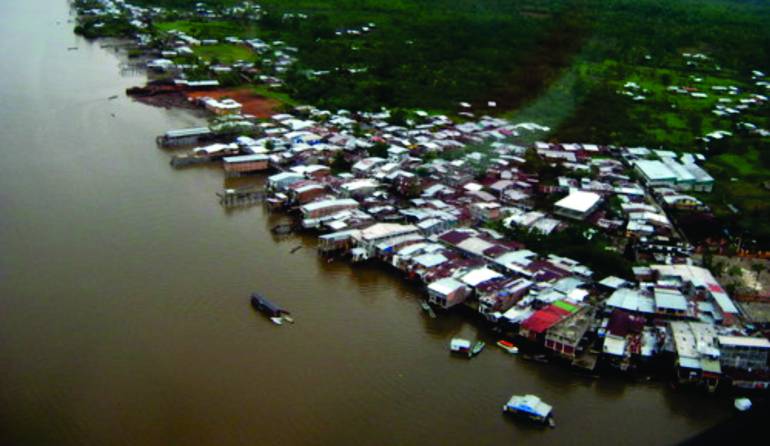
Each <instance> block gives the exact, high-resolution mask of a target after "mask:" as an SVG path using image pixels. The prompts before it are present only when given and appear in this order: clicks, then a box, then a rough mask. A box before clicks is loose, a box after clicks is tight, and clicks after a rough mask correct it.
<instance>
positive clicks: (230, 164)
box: [223, 154, 269, 174]
mask: <svg viewBox="0 0 770 446" xmlns="http://www.w3.org/2000/svg"><path fill="white" fill-rule="evenodd" d="M268 160H269V158H268V156H267V155H261V154H257V155H241V156H228V157H225V158H224V159H223V161H224V168H225V172H226V173H227V174H241V173H251V172H260V171H263V170H267V168H268Z"/></svg>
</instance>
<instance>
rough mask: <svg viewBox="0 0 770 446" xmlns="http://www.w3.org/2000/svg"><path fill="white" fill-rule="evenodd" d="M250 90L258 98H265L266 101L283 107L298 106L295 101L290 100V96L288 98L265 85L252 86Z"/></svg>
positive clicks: (286, 95)
mask: <svg viewBox="0 0 770 446" xmlns="http://www.w3.org/2000/svg"><path fill="white" fill-rule="evenodd" d="M252 90H253V91H254V93H256V94H258V95H260V96H263V97H266V98H268V99H273V100H276V101H278V102H280V103H281V104H284V105H289V106H292V107H295V106H297V105H299V103H298V102H297V101H296V100H294V99H292V98H291V96H289V95H288V94H286V93H284V92H281V91H277V90H275V89H272V88H270V87H268V86H266V85H253V86H252Z"/></svg>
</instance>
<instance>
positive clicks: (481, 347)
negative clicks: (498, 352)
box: [468, 341, 487, 356]
mask: <svg viewBox="0 0 770 446" xmlns="http://www.w3.org/2000/svg"><path fill="white" fill-rule="evenodd" d="M486 345H487V344H486V343H485V342H484V341H476V343H475V344H473V348H472V349H471V352H470V353H469V354H468V355H469V356H476V355H478V354H479V353H481V351H482V350H484V347H486Z"/></svg>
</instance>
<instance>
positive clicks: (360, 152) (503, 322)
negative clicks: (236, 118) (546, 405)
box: [223, 107, 770, 386]
mask: <svg viewBox="0 0 770 446" xmlns="http://www.w3.org/2000/svg"><path fill="white" fill-rule="evenodd" d="M390 117H391V116H390V113H389V112H388V111H387V110H383V111H382V112H378V113H352V112H348V111H344V110H343V111H338V112H334V113H333V112H329V111H324V110H319V109H316V108H313V107H298V108H297V109H296V110H295V111H294V112H293V113H291V114H289V113H285V114H279V115H275V116H273V117H272V119H270V120H267V121H264V122H257V123H255V124H254V125H255V126H256V127H258V128H259V129H260V131H259V132H258V133H259V134H260V135H261V136H259V137H254V136H251V137H244V136H241V137H237V138H235V141H234V144H236V145H237V146H238V147H239V148H240V152H241V154H240V155H238V156H234V157H233V156H228V157H224V161H223V162H224V166H225V169H226V170H227V169H228V166H229V165H232V164H240V163H252V164H253V163H255V162H256V164H253V170H254V171H263V170H269V169H272V170H275V171H278V173H275V174H273V175H270V176H268V177H267V190H268V196H267V204H268V206H269V207H270V208H272V209H283V210H285V211H287V212H291V213H294V215H296V216H297V218H298V220H299V221H300V222H301V225H302V226H303V227H304V228H305V229H306V230H313V231H317V232H318V233H319V238H318V247H319V251H320V252H321V253H322V254H324V255H341V256H346V257H349V258H351V260H352V261H354V262H358V261H367V260H375V261H380V262H383V263H384V264H387V265H389V266H390V267H393V268H396V269H398V270H399V271H401V272H402V273H403V274H404V275H405V276H407V277H409V278H411V279H414V280H417V281H418V282H420V283H422V284H424V286H425V292H426V294H427V297H428V301H429V302H430V303H431V304H432V305H434V306H435V307H438V308H441V309H443V310H447V311H451V309H452V308H454V307H470V308H471V309H472V310H474V311H477V312H478V313H479V315H480V316H481V317H483V318H485V319H486V320H488V321H489V323H490V324H494V325H496V326H499V327H502V328H503V329H504V330H506V331H507V332H508V333H511V334H513V335H515V336H517V337H519V338H520V339H524V340H526V341H527V342H530V343H533V344H534V345H537V346H539V347H541V348H544V349H546V350H548V351H551V352H552V354H553V355H556V356H558V357H562V358H566V359H568V360H572V361H578V360H580V358H582V357H584V356H586V355H592V354H593V355H594V356H598V357H599V358H604V359H605V360H606V361H608V362H609V363H611V364H613V365H614V366H617V367H619V368H621V369H625V368H628V367H631V366H633V365H634V364H636V363H639V362H644V361H649V360H651V359H653V358H658V357H661V356H666V355H668V356H671V357H673V358H675V359H674V361H675V362H674V367H676V370H677V371H678V373H679V375H678V376H680V378H681V379H682V380H685V381H687V380H689V381H695V382H698V383H702V384H705V385H708V386H712V384H713V381H714V379H715V378H714V377H715V376H716V377H717V380H718V378H719V377H724V376H727V377H729V378H730V379H731V380H732V381H733V382H734V383H739V384H741V385H762V386H765V385H768V383H770V379H767V377H768V376H770V375H767V374H766V372H767V354H768V352H770V342H768V341H767V340H766V339H765V338H763V337H761V336H758V335H757V333H758V332H757V331H756V327H753V326H752V325H751V324H750V323H748V322H747V319H746V318H745V314H744V312H742V310H741V309H740V307H739V306H738V305H736V304H735V303H734V302H733V300H732V299H731V298H730V296H729V295H728V294H727V293H726V292H725V290H724V289H723V288H722V286H721V285H720V284H719V283H718V281H717V280H716V279H715V278H714V277H713V276H712V274H711V273H710V272H709V271H708V270H707V269H705V268H702V267H699V266H695V265H694V264H693V262H692V261H691V259H690V258H689V249H688V248H687V247H686V246H685V245H684V244H681V243H680V245H678V246H680V248H681V249H678V250H662V251H661V252H660V253H659V254H662V255H656V256H654V257H651V258H649V259H648V260H649V261H650V263H652V264H651V266H637V267H635V268H634V269H633V279H632V278H631V277H629V278H626V279H622V278H619V277H615V276H609V277H597V275H596V273H595V272H594V270H593V269H592V268H591V266H590V265H585V264H583V263H581V262H578V261H575V260H574V259H570V258H566V257H563V256H558V255H555V254H553V253H548V252H535V251H533V250H531V249H528V248H527V247H526V246H525V245H524V244H522V243H520V242H518V241H517V240H515V239H511V238H509V237H506V236H505V235H504V234H503V233H501V231H499V230H495V229H491V226H490V225H489V224H488V223H490V222H502V223H503V227H521V228H526V229H527V230H529V231H541V232H542V233H543V234H552V233H554V232H558V231H560V230H563V228H564V227H565V226H569V225H571V224H574V223H575V222H581V224H588V225H590V226H591V227H592V229H593V230H594V231H597V232H599V231H603V232H606V233H609V234H613V235H614V236H617V237H618V238H621V239H632V240H634V241H635V242H636V243H642V244H644V243H645V242H646V241H647V240H649V241H650V242H649V243H650V244H654V243H657V241H656V240H658V238H659V239H662V238H670V239H675V238H676V232H675V231H674V230H673V225H672V223H671V222H670V220H669V219H668V217H667V214H666V212H665V210H666V208H667V207H669V204H667V202H666V201H665V200H663V199H661V198H665V197H671V196H678V197H681V196H684V190H683V189H682V188H681V187H678V186H677V184H675V183H674V184H667V185H660V184H658V183H652V182H649V181H646V180H645V179H644V178H642V179H641V180H634V179H633V176H632V175H631V174H630V172H631V171H633V170H638V169H639V164H640V163H642V165H643V164H644V162H645V161H649V160H652V159H653V158H655V159H657V160H671V159H680V160H683V161H682V163H690V164H692V165H695V166H697V164H695V163H696V162H697V161H702V158H700V157H699V156H698V155H694V154H684V155H682V154H674V155H673V156H671V153H670V152H662V151H652V150H648V149H644V148H625V147H610V146H602V145H593V144H558V143H544V142H541V143H535V144H533V145H532V146H520V145H517V144H514V143H512V142H511V141H512V140H513V139H514V138H515V137H516V136H519V135H521V134H522V133H525V132H527V133H528V132H536V131H543V130H544V128H543V127H541V126H538V125H536V124H531V123H524V124H514V123H511V122H508V121H506V120H503V119H499V118H494V117H491V116H482V117H480V118H478V119H476V120H472V121H466V122H463V123H460V124H456V123H454V122H453V121H452V120H451V119H449V118H448V117H446V116H431V115H428V114H424V113H419V114H417V115H416V116H415V117H413V119H411V120H410V121H409V122H407V123H405V124H403V125H394V124H392V123H390V122H389V119H390ZM469 147H478V148H479V149H478V150H473V149H471V150H468V148H469ZM482 147H484V148H482ZM373 150H378V151H379V155H381V156H373V155H372V153H371V152H372V151H373ZM452 153H457V154H459V155H458V156H448V155H449V154H452ZM533 153H534V154H536V156H537V157H539V158H540V159H541V160H543V161H544V162H546V163H550V164H551V165H560V166H562V167H563V169H564V170H563V173H562V174H561V175H560V176H559V177H558V178H557V179H556V181H555V182H554V183H552V184H548V185H545V184H541V181H540V178H539V175H538V174H537V172H530V171H529V170H528V169H527V168H526V164H527V162H528V161H527V158H529V157H530V156H532V154H533ZM340 161H344V163H343V165H344V168H342V169H340V168H339V163H340ZM660 162H661V163H663V162H664V161H660ZM230 168H232V167H230ZM573 173H581V174H579V175H572V174H573ZM542 195H545V196H548V197H552V199H553V200H552V201H553V206H552V208H550V209H545V208H538V207H537V205H536V202H538V201H540V200H535V198H536V197H538V196H542ZM612 197H617V198H618V200H619V202H620V209H619V210H618V212H616V213H615V214H612V215H610V213H609V212H607V210H606V208H607V206H608V202H609V200H610V198H612ZM647 226H649V227H650V228H649V229H646V227H647ZM655 237H658V238H655ZM670 246H672V245H670ZM703 327H708V328H707V329H706V328H703ZM704 330H705V331H704ZM698 340H699V341H698ZM696 341H697V342H696ZM698 343H700V344H698ZM704 343H707V344H708V345H709V346H710V350H707V351H706V350H703V349H700V350H699V349H698V347H697V345H696V344H698V345H701V344H704ZM694 345H695V346H694ZM736 351H738V352H739V353H735V352H736ZM720 352H725V353H724V358H725V360H724V361H723V363H720V359H719V358H720V357H722V356H721V355H722V354H721V353H720ZM741 352H743V353H741ZM736 355H737V357H739V359H738V360H736V359H735V357H736ZM751 358H754V359H751ZM756 358H759V359H756ZM762 358H764V363H762ZM696 362H697V363H698V364H699V367H694V365H695V364H696ZM757 364H764V365H763V366H758V365H757ZM717 365H719V367H718V368H717ZM715 370H718V371H719V373H717V374H716V375H714V373H715V372H714V371H715ZM746 383H748V384H746Z"/></svg>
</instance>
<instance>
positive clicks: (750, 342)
mask: <svg viewBox="0 0 770 446" xmlns="http://www.w3.org/2000/svg"><path fill="white" fill-rule="evenodd" d="M717 339H719V345H735V346H740V347H753V348H769V349H770V341H768V340H767V339H765V338H754V337H749V336H719V337H718V338H717Z"/></svg>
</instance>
